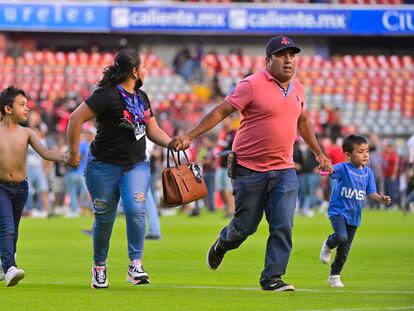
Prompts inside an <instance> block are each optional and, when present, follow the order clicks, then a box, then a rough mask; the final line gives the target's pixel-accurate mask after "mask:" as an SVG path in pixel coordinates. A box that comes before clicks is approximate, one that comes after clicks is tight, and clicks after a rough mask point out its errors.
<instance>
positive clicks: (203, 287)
mask: <svg viewBox="0 0 414 311" xmlns="http://www.w3.org/2000/svg"><path fill="white" fill-rule="evenodd" d="M25 283H26V284H51V285H89V284H88V283H75V282H25ZM150 286H151V287H162V288H177V289H180V288H182V289H214V290H243V291H262V289H261V288H260V287H225V286H205V285H159V284H151V285H150ZM295 291H297V292H315V293H331V294H332V293H342V294H349V293H354V294H375V295H376V294H408V295H413V294H414V291H407V290H404V291H396V290H388V291H375V290H343V289H341V290H337V291H333V290H321V289H306V288H297V289H295ZM410 308H414V306H413V307H410ZM355 310H359V309H355ZM364 310H365V309H364ZM384 310H386V309H384ZM390 310H392V309H390ZM408 310H410V309H408ZM314 311H317V310H314Z"/></svg>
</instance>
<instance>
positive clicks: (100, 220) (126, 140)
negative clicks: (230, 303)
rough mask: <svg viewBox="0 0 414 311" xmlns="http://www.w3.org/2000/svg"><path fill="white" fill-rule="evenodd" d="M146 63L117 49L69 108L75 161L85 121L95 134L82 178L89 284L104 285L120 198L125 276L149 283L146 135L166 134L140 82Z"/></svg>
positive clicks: (158, 139)
mask: <svg viewBox="0 0 414 311" xmlns="http://www.w3.org/2000/svg"><path fill="white" fill-rule="evenodd" d="M145 72H146V70H145V66H144V63H143V61H142V59H141V57H140V55H139V54H138V53H137V52H136V51H134V50H131V49H128V50H122V51H120V52H119V53H118V54H117V55H116V57H115V59H114V63H113V65H112V66H109V67H107V68H105V71H104V75H103V78H102V80H101V81H100V82H99V84H98V85H99V88H98V89H97V90H96V91H95V92H93V94H92V95H91V96H90V97H89V98H88V99H86V100H85V101H84V102H82V103H81V104H80V105H79V107H77V109H76V110H75V111H74V112H73V113H72V114H71V116H70V121H69V125H68V132H67V136H68V141H69V152H70V155H69V160H68V163H69V165H71V166H75V167H77V166H79V153H78V146H79V135H80V129H81V126H82V124H83V123H84V122H86V121H88V120H91V119H93V118H96V120H97V135H96V137H95V140H94V141H93V142H92V143H91V148H90V149H91V150H90V154H89V157H88V164H87V166H86V169H85V180H86V184H87V186H88V190H89V193H90V195H91V198H92V201H93V208H94V214H95V221H94V225H93V248H94V265H93V268H92V287H94V288H106V287H108V279H107V274H106V258H107V254H108V249H109V240H110V237H111V233H112V227H113V224H114V221H115V217H116V211H117V206H118V202H119V199H120V198H122V201H123V204H124V212H125V219H126V227H127V238H128V255H129V259H130V261H131V262H130V264H129V267H128V276H127V281H128V282H130V283H132V284H134V285H136V284H144V283H149V279H148V274H147V273H146V272H145V271H144V269H143V266H142V254H143V246H144V234H145V211H146V208H145V200H146V196H147V193H148V189H149V185H150V179H151V177H150V164H149V160H148V159H147V158H146V155H145V148H146V145H145V136H148V138H149V139H150V140H151V141H153V142H154V143H155V144H158V145H160V146H162V147H167V146H168V144H169V142H170V140H171V138H170V137H169V136H168V135H167V134H166V133H165V132H164V131H163V130H162V129H160V128H159V127H158V125H157V122H156V120H155V118H154V115H153V112H152V110H151V105H150V102H149V100H148V97H147V95H146V94H145V93H144V92H143V91H141V90H140V89H139V88H140V87H141V86H142V84H143V83H144V79H145Z"/></svg>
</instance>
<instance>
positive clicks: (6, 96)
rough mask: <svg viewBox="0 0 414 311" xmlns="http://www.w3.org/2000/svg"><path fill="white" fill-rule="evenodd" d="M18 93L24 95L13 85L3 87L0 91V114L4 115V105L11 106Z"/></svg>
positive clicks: (24, 94)
mask: <svg viewBox="0 0 414 311" xmlns="http://www.w3.org/2000/svg"><path fill="white" fill-rule="evenodd" d="M19 95H22V96H23V97H26V98H27V96H26V93H25V92H24V91H23V90H21V89H19V88H17V87H14V86H12V85H11V86H9V87H8V88H5V89H4V90H3V91H1V93H0V113H1V115H3V116H4V115H6V111H5V110H4V107H6V106H10V107H12V106H13V102H14V100H15V98H16V97H17V96H19Z"/></svg>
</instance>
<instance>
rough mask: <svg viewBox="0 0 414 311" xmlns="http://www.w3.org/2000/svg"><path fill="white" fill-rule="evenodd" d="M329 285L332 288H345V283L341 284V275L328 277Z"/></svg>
mask: <svg viewBox="0 0 414 311" xmlns="http://www.w3.org/2000/svg"><path fill="white" fill-rule="evenodd" d="M328 283H329V285H331V286H332V287H344V283H342V282H341V276H340V275H330V276H329V277H328Z"/></svg>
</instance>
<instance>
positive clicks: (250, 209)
mask: <svg viewBox="0 0 414 311" xmlns="http://www.w3.org/2000/svg"><path fill="white" fill-rule="evenodd" d="M299 52H300V49H299V48H298V47H297V46H296V45H295V44H294V42H293V40H292V39H290V38H288V37H285V36H279V37H275V38H272V39H270V41H269V42H268V43H267V46H266V68H264V69H263V70H261V71H259V72H257V73H255V74H252V75H250V76H248V77H246V78H245V79H243V80H242V81H241V82H240V83H239V84H238V85H237V86H236V87H235V88H234V90H233V92H232V93H231V94H230V95H228V96H227V97H226V98H225V99H224V102H222V103H221V104H219V105H218V106H217V107H216V108H214V109H213V110H212V111H211V112H210V113H209V114H207V115H206V116H205V117H204V118H203V119H201V121H200V122H199V124H198V125H197V126H196V127H195V128H194V129H192V130H191V131H190V132H189V133H188V135H187V136H184V137H176V138H174V139H173V140H172V141H171V142H170V146H171V147H173V148H175V149H186V148H188V147H189V146H190V143H191V140H192V139H193V138H195V137H197V136H198V135H200V134H202V133H204V132H206V131H208V130H209V129H211V128H213V127H214V126H215V125H216V124H218V123H219V122H221V121H222V120H223V119H224V118H226V117H227V116H229V115H230V114H231V113H233V112H234V111H236V110H238V111H239V112H240V114H241V123H240V128H239V130H238V131H237V134H236V137H235V140H234V143H233V148H232V150H233V152H234V153H235V154H236V157H237V167H236V176H235V177H234V178H233V179H232V185H233V193H234V198H235V204H236V212H235V215H234V218H233V219H232V220H231V222H230V224H229V225H228V226H227V227H225V228H223V229H222V230H221V232H220V236H219V238H218V239H217V240H216V241H215V243H214V244H213V245H212V246H211V248H210V249H209V252H208V254H207V265H208V267H209V268H210V269H211V270H216V269H217V268H218V267H219V266H220V264H221V262H222V260H223V258H224V254H225V253H226V252H227V251H229V250H232V249H235V248H237V247H239V246H240V245H241V244H242V243H243V241H244V240H246V239H247V237H248V236H249V235H251V234H253V233H254V232H255V231H256V230H257V227H258V225H259V223H260V221H261V219H262V217H263V213H265V214H266V219H267V221H268V223H269V232H270V235H269V238H268V240H267V248H266V259H265V267H264V270H263V272H262V274H261V277H260V284H261V286H262V289H264V290H275V291H287V290H290V291H292V290H294V287H293V285H289V284H286V283H285V282H283V281H282V275H284V274H285V272H286V267H287V264H288V260H289V256H290V252H291V249H292V225H293V216H294V213H295V205H296V199H297V196H298V187H299V186H298V178H297V176H296V172H295V169H294V167H295V165H294V162H293V143H294V141H295V137H296V134H297V130H299V132H300V134H301V136H302V137H303V139H304V140H305V142H306V143H307V144H308V146H309V147H310V149H311V150H312V151H313V153H314V154H315V156H316V158H317V160H318V162H319V164H320V169H323V170H328V171H331V170H332V165H331V163H330V161H329V159H328V158H327V157H326V156H325V155H324V153H323V152H322V150H321V148H320V146H319V144H318V142H317V140H316V137H315V133H314V130H313V126H312V124H311V121H310V120H309V118H308V115H307V113H306V110H305V106H304V101H305V96H304V92H303V86H302V85H301V84H299V83H298V82H296V81H294V80H292V77H293V75H294V73H295V64H296V54H297V53H299Z"/></svg>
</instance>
